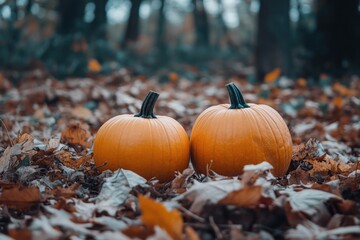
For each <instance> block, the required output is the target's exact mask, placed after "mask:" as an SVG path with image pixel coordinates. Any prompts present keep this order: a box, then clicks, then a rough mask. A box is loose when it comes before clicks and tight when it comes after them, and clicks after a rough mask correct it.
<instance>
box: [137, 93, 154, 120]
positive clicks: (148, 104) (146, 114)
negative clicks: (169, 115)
mask: <svg viewBox="0 0 360 240" xmlns="http://www.w3.org/2000/svg"><path fill="white" fill-rule="evenodd" d="M158 97H159V94H158V93H157V92H154V91H150V92H149V93H148V95H147V96H146V98H145V99H144V101H143V103H142V105H141V109H140V112H139V113H138V114H135V115H134V117H142V118H156V116H155V114H154V112H153V111H154V106H155V103H156V101H157V99H158Z"/></svg>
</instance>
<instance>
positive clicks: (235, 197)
mask: <svg viewBox="0 0 360 240" xmlns="http://www.w3.org/2000/svg"><path fill="white" fill-rule="evenodd" d="M262 191H263V188H262V186H250V187H244V188H242V189H240V190H236V191H233V192H231V193H229V194H228V195H227V196H226V197H225V198H223V199H222V200H220V202H219V204H221V205H233V206H236V207H257V206H259V204H261V202H262V200H265V197H263V196H262ZM268 199H269V200H270V201H271V200H272V199H270V198H268ZM264 202H265V201H264Z"/></svg>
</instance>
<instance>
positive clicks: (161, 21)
mask: <svg viewBox="0 0 360 240" xmlns="http://www.w3.org/2000/svg"><path fill="white" fill-rule="evenodd" d="M160 3H161V5H160V9H159V16H158V24H157V26H158V28H157V32H156V40H155V45H156V48H157V49H158V50H160V51H162V50H164V49H166V40H165V26H166V24H165V21H166V20H165V11H164V9H165V0H161V1H160Z"/></svg>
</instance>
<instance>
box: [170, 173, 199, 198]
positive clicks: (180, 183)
mask: <svg viewBox="0 0 360 240" xmlns="http://www.w3.org/2000/svg"><path fill="white" fill-rule="evenodd" d="M194 173H195V171H194V170H193V169H190V168H187V169H185V170H184V171H183V172H182V173H179V174H177V175H176V177H175V179H174V180H172V182H171V189H172V190H173V191H174V192H176V193H180V194H181V193H184V192H185V191H186V181H187V180H188V179H189V178H190V177H191V176H192V175H194Z"/></svg>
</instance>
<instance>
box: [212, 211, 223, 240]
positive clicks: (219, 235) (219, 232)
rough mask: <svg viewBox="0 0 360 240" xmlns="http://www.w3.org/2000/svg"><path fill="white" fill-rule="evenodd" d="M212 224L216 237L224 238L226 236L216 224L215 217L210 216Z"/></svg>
mask: <svg viewBox="0 0 360 240" xmlns="http://www.w3.org/2000/svg"><path fill="white" fill-rule="evenodd" d="M209 222H210V226H211V228H212V229H213V230H214V232H215V235H216V239H224V236H223V235H222V233H221V231H220V228H219V227H218V226H217V225H216V223H215V221H214V218H213V217H212V216H211V217H210V218H209Z"/></svg>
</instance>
